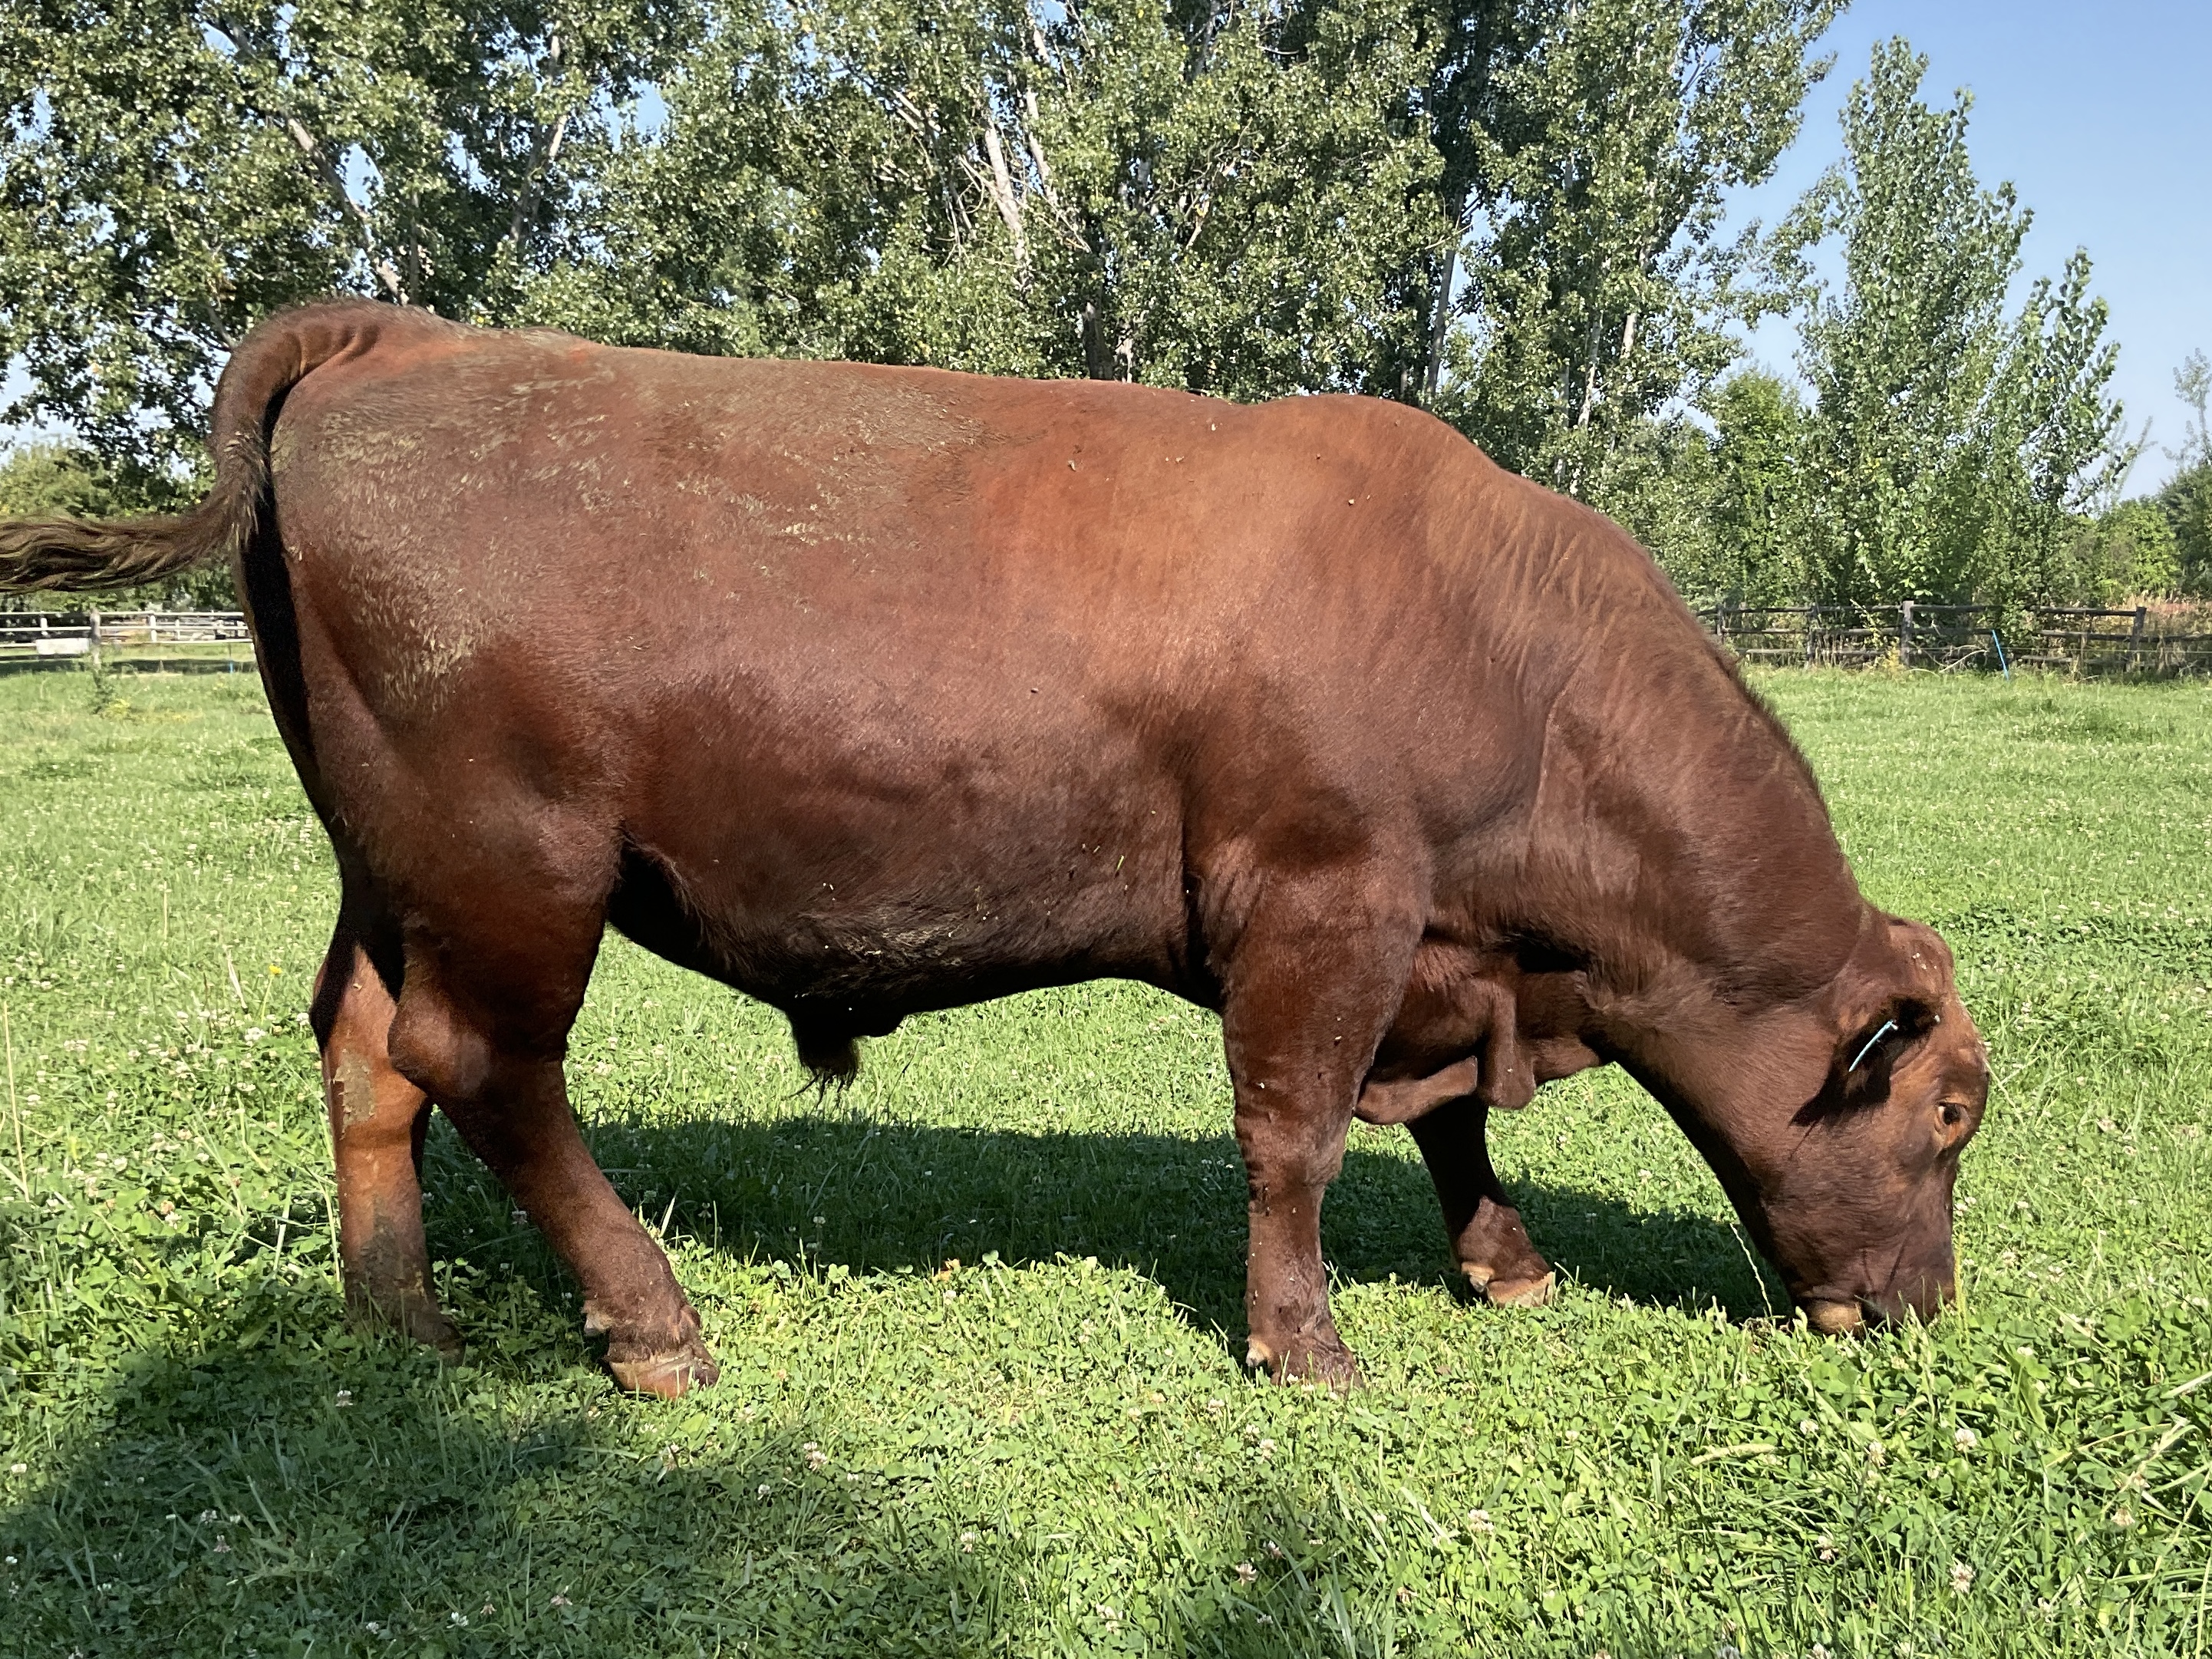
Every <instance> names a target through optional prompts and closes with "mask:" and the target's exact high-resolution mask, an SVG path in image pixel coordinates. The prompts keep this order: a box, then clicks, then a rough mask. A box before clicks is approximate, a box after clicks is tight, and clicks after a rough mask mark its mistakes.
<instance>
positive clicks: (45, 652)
mask: <svg viewBox="0 0 2212 1659" xmlns="http://www.w3.org/2000/svg"><path fill="white" fill-rule="evenodd" d="M241 647H242V648H241ZM76 662H85V663H94V662H96V663H100V664H102V665H106V666H109V667H120V668H135V669H149V668H152V669H185V670H187V671H189V670H191V669H196V668H197V669H209V668H212V669H215V670H216V671H223V670H225V669H236V668H239V667H251V666H252V664H253V643H252V639H251V637H250V636H249V635H247V633H246V616H245V613H244V612H242V611H0V668H39V667H53V668H61V667H67V666H69V665H71V664H72V663H76Z"/></svg>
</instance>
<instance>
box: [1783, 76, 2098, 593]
mask: <svg viewBox="0 0 2212 1659" xmlns="http://www.w3.org/2000/svg"><path fill="white" fill-rule="evenodd" d="M1926 70H1927V60H1926V59H1925V58H1921V57H1919V56H1917V55H1916V54H1915V53H1914V52H1912V51H1911V48H1910V47H1909V46H1906V45H1905V42H1904V41H1902V40H1891V41H1889V42H1887V43H1886V44H1884V45H1882V46H1878V47H1876V49H1875V54H1874V59H1873V64H1872V67H1871V69H1870V70H1869V75H1868V76H1867V78H1866V79H1865V80H1863V81H1861V82H1858V83H1857V85H1856V86H1854V87H1853V88H1852V90H1851V94H1850V99H1849V100H1847V102H1846V104H1845V106H1844V114H1843V126H1844V152H1845V160H1844V163H1843V164H1842V165H1841V166H1839V167H1837V168H1835V169H1834V170H1832V172H1830V173H1828V175H1827V176H1826V178H1825V179H1822V180H1821V181H1820V184H1819V185H1816V186H1815V187H1814V190H1813V191H1810V192H1809V193H1808V195H1807V197H1806V198H1805V200H1804V202H1803V203H1802V204H1800V206H1799V207H1798V208H1797V209H1796V211H1795V212H1794V213H1793V214H1792V215H1791V216H1790V222H1789V223H1787V224H1786V225H1785V226H1784V228H1783V230H1782V232H1781V234H1780V235H1779V237H1778V241H1777V245H1776V248H1777V252H1778V256H1779V260H1780V264H1781V265H1782V267H1783V269H1784V270H1785V271H1788V272H1790V273H1791V274H1792V275H1793V276H1795V277H1796V279H1797V280H1799V281H1801V282H1805V283H1810V280H1811V279H1810V277H1809V275H1808V265H1807V263H1806V262H1807V257H1808V253H1809V251H1810V250H1811V249H1812V248H1813V247H1814V246H1816V245H1818V244H1819V243H1820V242H1822V241H1824V240H1830V239H1833V240H1836V241H1837V242H1838V244H1839V246H1840V257H1841V263H1842V267H1843V278H1842V282H1841V283H1840V286H1839V287H1838V289H1836V290H1835V291H1833V292H1828V291H1826V290H1825V289H1820V288H1818V287H1817V285H1816V286H1815V294H1816V297H1815V299H1814V304H1813V308H1812V310H1811V313H1810V314H1809V315H1808V319H1807V320H1806V323H1805V325H1804V331H1803V349H1802V357H1801V365H1802V368H1803V371H1804V374H1805V376H1806V379H1807V380H1808V383H1809V384H1810V386H1811V388H1812V391H1813V397H1814V408H1813V411H1812V418H1811V420H1810V422H1809V423H1808V429H1807V433H1806V443H1805V447H1804V451H1803V453H1804V458H1805V480H1806V483H1805V513H1804V518H1803V523H1804V525H1805V532H1806V541H1805V546H1806V559H1807V571H1806V577H1807V581H1808V592H1809V594H1810V596H1811V597H1814V598H1816V599H1820V601H1821V602H1822V603H1824V604H1834V605H1869V606H1870V605H1893V604H1894V603H1896V602H1897V601H1899V600H1900V599H1966V598H1977V599H1986V600H1996V601H1998V602H2005V601H2013V600H2017V601H2027V600H2029V599H2035V598H2039V597H2042V596H2044V595H2045V594H2047V593H2050V592H2051V591H2052V590H2053V589H2054V588H2055V587H2057V586H2059V585H2060V567H2061V564H2062V562H2063V554H2064V550H2065V548H2066V546H2067V545H2068V544H2069V541H2070V539H2071V529H2072V526H2071V524H2070V522H2069V514H2070V513H2076V512H2078V511H2079V510H2080V509H2081V507H2084V506H2086V505H2088V504H2090V503H2092V502H2093V501H2095V500H2097V499H2098V497H2099V496H2100V494H2101V493H2102V492H2103V490H2104V489H2106V486H2107V484H2108V483H2109V482H2110V481H2112V479H2114V478H2116V477H2118V474H2119V473H2120V472H2122V471H2124V459H2125V458H2124V457H2123V456H2120V455H2118V454H2116V453H2115V451H2114V437H2115V435H2116V434H2117V432H2118V429H2119V419H2120V410H2119V407H2118V404H2116V403H2114V402H2112V400H2111V399H2110V398H2109V397H2108V396H2107V395H2106V386H2107V385H2108V383H2109V381H2110V380H2111V376H2112V367H2113V362H2114V355H2115V354H2114V349H2113V348H2112V346H2111V345H2109V344H2108V343H2105V342H2104V340H2103V331H2104V328H2105V324H2106V309H2105V306H2104V303H2103V301H2100V300H2096V299H2094V298H2093V297H2092V296H2091V295H2089V292H2088V282H2089V261H2088V257H2087V254H2086V253H2082V252H2078V251H2077V252H2075V255H2074V257H2073V258H2071V259H2070V260H2069V262H2068V264H2067V267H2066V270H2065V272H2064V274H2063V276H2062V277H2061V279H2060V280H2059V281H2058V282H2057V283H2056V284H2053V283H2050V282H2048V281H2040V282H2039V283H2037V284H2036V285H2035V287H2034V289H2033V292H2032V294H2031V295H2030V297H2029V299H2028V301H2027V304H2026V306H2025V307H2023V309H2022V311H2021V313H2020V314H2019V316H2018V317H2016V318H2014V319H2007V317H2006V315H2005V311H2004V305H2005V295H2006V289H2007V286H2008V283H2010V281H2011V279H2012V276H2013V275H2014V273H2015V270H2017V269H2018V267H2019V257H2018V256H2019V248H2020V243H2021V237H2022V235H2023V234H2025V233H2026V231H2027V224H2028V216H2027V213H2026V212H2025V211H2024V210H2021V209H2020V208H2019V207H2018V206H2017V204H2016V203H2015V199H2014V196H2013V192H2012V188H2011V186H2010V185H2001V186H1999V187H1998V188H1997V189H1996V191H1987V190H1984V188H1983V187H1982V185H1980V183H1979V182H1978V180H1977V179H1976V178H1975V176H1974V171H1973V167H1972V162H1971V161H1970V160H1969V158H1968V155H1967V153H1966V116H1967V111H1968V109H1969V108H1970V106H1971V102H1972V100H1971V99H1969V98H1968V97H1967V96H1966V94H1963V93H1962V94H1960V96H1959V97H1958V99H1957V100H1955V101H1954V103H1953V104H1952V105H1951V106H1950V107H1949V108H1948V109H1946V110H1942V111H1937V110H1935V109H1931V108H1929V106H1927V105H1926V104H1924V103H1923V102H1922V101H1921V100H1920V97H1919V92H1920V85H1921V81H1922V78H1923V76H1924V75H1925V73H1926Z"/></svg>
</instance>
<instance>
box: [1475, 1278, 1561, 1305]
mask: <svg viewBox="0 0 2212 1659" xmlns="http://www.w3.org/2000/svg"><path fill="white" fill-rule="evenodd" d="M1555 1282H1556V1275H1554V1274H1552V1273H1546V1274H1544V1276H1543V1277H1542V1278H1541V1279H1492V1280H1491V1281H1490V1283H1488V1284H1487V1285H1484V1286H1483V1287H1482V1293H1483V1295H1485V1296H1486V1297H1489V1298H1490V1305H1491V1306H1492V1307H1493V1308H1541V1307H1543V1306H1544V1305H1545V1304H1547V1303H1549V1302H1550V1301H1551V1299H1552V1291H1553V1289H1554V1288H1555Z"/></svg>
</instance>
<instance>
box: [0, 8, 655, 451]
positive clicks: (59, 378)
mask: <svg viewBox="0 0 2212 1659" xmlns="http://www.w3.org/2000/svg"><path fill="white" fill-rule="evenodd" d="M689 17H690V14H689V11H688V10H687V9H686V8H684V6H683V5H682V4H681V3H679V0H577V3H575V4H574V5H564V6H561V7H559V8H558V9H551V10H549V9H540V8H539V7H538V6H537V5H535V4H534V3H521V4H517V5H508V4H505V3H501V0H401V3H398V4H393V5H377V6H371V7H365V8H364V7H361V6H357V5H354V4H350V3H343V0H339V3H328V0H307V3H305V4H292V3H286V4H283V5H277V4H274V3H266V0H262V3H248V4H246V5H244V6H242V7H241V6H236V5H231V4H228V3H226V4H216V3H213V0H153V3H150V4H143V5H142V4H136V3H123V0H35V3H32V4H27V5H17V6H10V7H9V8H6V9H4V10H0V203H4V207H0V294H5V295H7V299H6V301H5V303H4V306H0V358H8V359H16V358H20V359H21V361H22V362H23V363H24V364H25V366H26V367H27V371H28V374H29V380H30V385H29V389H28V390H27V392H26V393H25V394H24V395H23V396H22V397H21V398H19V399H18V400H17V401H16V403H15V405H14V407H13V408H12V409H11V410H9V411H8V418H9V419H11V420H22V419H25V418H27V417H28V416H34V415H36V416H48V417H51V418H53V419H57V420H60V421H64V422H68V423H69V424H70V427H71V428H73V429H74V430H75V431H76V434H77V435H78V436H79V437H80V438H81V439H82V441H84V442H85V443H87V444H88V445H90V446H91V447H93V448H94V450H95V451H96V452H98V453H99V454H100V456H101V457H102V459H104V460H105V461H106V462H107V463H109V464H110V465H124V466H129V467H131V468H135V469H136V470H137V471H138V472H140V473H141V474H143V476H144V477H145V478H147V479H149V480H153V481H162V480H167V481H169V482H171V483H178V482H179V481H180V480H182V479H184V478H185V477H186V475H188V474H189V473H190V471H191V468H192V466H193V465H194V464H196V462H197V459H198V454H197V447H198V435H199V433H200V431H201V430H202V428H203V425H204V410H205V408H206V405H207V402H208V398H209V395H210V390H211V386H212V381H213V378H214V375H215V374H216V371H217V370H218V368H220V366H221V362H222V356H223V354H224V353H225V352H226V351H227V350H228V347H229V344H230V343H231V342H232V341H233V340H234V339H235V338H236V337H238V335H239V334H240V333H241V332H242V331H244V330H245V329H246V327H247V326H249V325H251V324H252V323H253V322H254V321H256V320H258V319H259V318H261V317H263V316H265V315H266V314H268V313H270V311H272V310H275V309H276V308H277V307H281V306H283V305H286V304H288V303H291V302H293V301H300V300H304V299H308V298H311V297H313V296H315V295H319V294H323V293H326V292H328V291H330V290H331V289H351V290H354V291H358V292H368V293H374V294H378V295H382V296H383V297H386V298H389V299H392V300H399V301H410V302H414V303H419V304H425V305H430V306H434V307H436V308H437V309H439V310H441V311H442V312H445V313H447V314H449V315H459V316H465V317H472V318H486V319H493V320H497V319H502V318H505V317H507V316H510V315H512V314H513V303H514V300H515V297H516V295H518V294H519V292H520V284H521V281H522V278H523V276H524V275H525V273H526V272H527V271H529V270H532V269H533V268H534V267H536V266H537V265H538V264H542V262H543V258H544V233H545V228H546V226H547V224H548V222H549V221H550V220H551V219H553V218H554V217H556V216H558V215H559V214H560V212H561V211H562V209H563V207H564V205H565V204H566V200H567V197H568V192H569V190H570V188H571V185H570V183H569V181H570V179H571V178H572V174H573V170H574V167H576V165H577V163H578V162H579V161H587V162H588V161H590V160H591V159H592V158H595V157H597V156H599V155H603V154H604V153H605V150H606V149H607V147H608V144H609V143H610V137H611V130H612V128H613V125H614V123H615V116H614V111H615V110H616V108H617V106H619V104H620V103H621V101H622V100H623V99H625V98H627V97H628V96H629V94H630V93H631V92H632V90H633V89H634V88H635V86H636V85H637V84H638V83H639V82H640V81H641V79H642V78H645V77H647V76H651V75H653V74H655V73H657V72H659V70H660V69H661V68H662V67H663V66H664V65H665V63H666V62H667V61H668V58H669V54H670V53H671V51H673V50H674V49H676V48H677V47H678V46H680V45H681V42H682V39H683V33H684V28H685V27H686V26H687V24H688V21H689Z"/></svg>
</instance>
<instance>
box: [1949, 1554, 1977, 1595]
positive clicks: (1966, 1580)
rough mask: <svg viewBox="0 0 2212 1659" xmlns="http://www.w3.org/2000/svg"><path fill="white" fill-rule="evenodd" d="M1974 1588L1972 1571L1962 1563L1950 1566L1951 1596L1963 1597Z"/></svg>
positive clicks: (1955, 1562)
mask: <svg viewBox="0 0 2212 1659" xmlns="http://www.w3.org/2000/svg"><path fill="white" fill-rule="evenodd" d="M1973 1587H1974V1570H1973V1569H1972V1567H1970V1566H1968V1565H1966V1563H1965V1562H1964V1561H1954V1562H1953V1563H1952V1564H1951V1594H1952V1595H1965V1594H1966V1592H1967V1591H1968V1590H1970V1589H1973Z"/></svg>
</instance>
